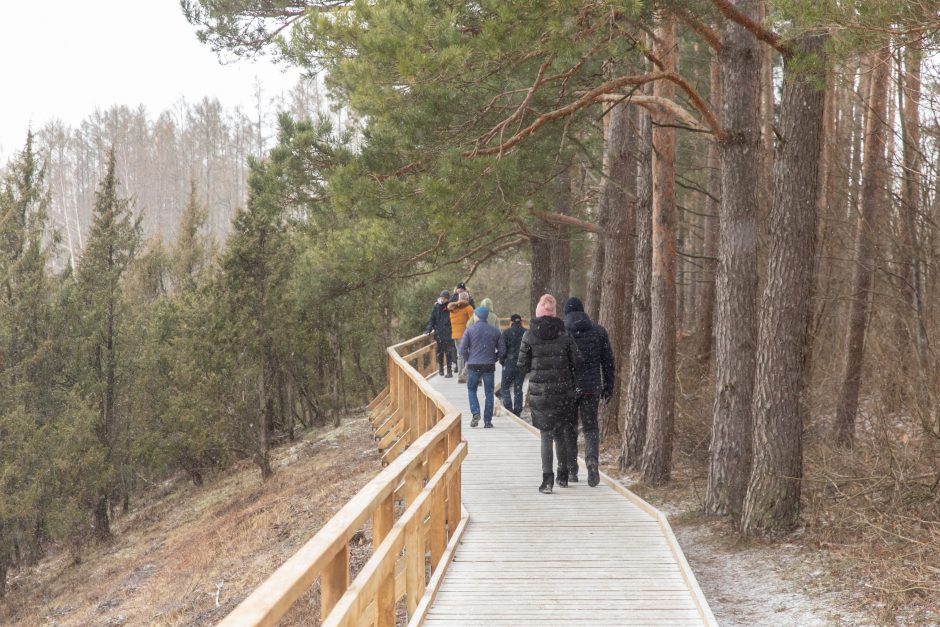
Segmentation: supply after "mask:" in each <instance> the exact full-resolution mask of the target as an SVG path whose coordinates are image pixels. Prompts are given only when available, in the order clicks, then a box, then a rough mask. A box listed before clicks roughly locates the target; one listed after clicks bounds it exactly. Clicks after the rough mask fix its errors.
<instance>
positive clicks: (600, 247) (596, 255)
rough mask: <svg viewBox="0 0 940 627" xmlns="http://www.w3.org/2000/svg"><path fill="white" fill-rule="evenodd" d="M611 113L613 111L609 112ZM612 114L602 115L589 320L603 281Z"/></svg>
mask: <svg viewBox="0 0 940 627" xmlns="http://www.w3.org/2000/svg"><path fill="white" fill-rule="evenodd" d="M611 113H613V112H611ZM611 117H612V115H606V116H604V161H603V166H602V167H601V171H602V173H603V176H604V178H603V180H602V181H601V188H600V194H599V197H598V200H597V226H598V227H600V231H599V232H598V233H596V234H595V235H594V248H593V249H592V251H591V278H590V281H589V283H588V291H587V294H585V296H586V300H585V303H584V309H585V310H586V311H587V313H588V315H589V316H591V320H597V319H598V316H599V314H600V309H601V286H602V284H603V282H604V234H605V232H606V230H607V222H608V219H609V215H610V203H609V201H608V189H609V188H610V187H611V185H610V153H611V145H610V119H611Z"/></svg>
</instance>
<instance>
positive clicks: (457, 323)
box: [447, 292, 473, 383]
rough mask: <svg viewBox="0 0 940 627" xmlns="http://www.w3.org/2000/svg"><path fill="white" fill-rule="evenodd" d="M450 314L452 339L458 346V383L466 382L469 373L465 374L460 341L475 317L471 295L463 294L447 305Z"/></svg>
mask: <svg viewBox="0 0 940 627" xmlns="http://www.w3.org/2000/svg"><path fill="white" fill-rule="evenodd" d="M447 309H448V311H449V312H450V329H451V337H452V338H453V340H454V344H456V345H457V381H458V382H461V383H463V382H465V381H466V378H467V373H466V372H464V360H463V358H462V357H460V340H462V339H463V334H464V331H466V330H467V324H468V323H469V322H470V319H471V318H472V317H473V307H472V306H471V305H470V294H468V293H467V292H461V293H460V296H458V297H457V300H456V301H455V302H451V303H447Z"/></svg>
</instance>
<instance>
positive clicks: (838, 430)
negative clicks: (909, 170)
mask: <svg viewBox="0 0 940 627" xmlns="http://www.w3.org/2000/svg"><path fill="white" fill-rule="evenodd" d="M890 58H891V56H890V52H889V50H888V49H887V48H884V49H882V50H880V51H878V52H877V53H876V54H875V55H874V63H873V67H872V80H871V92H870V95H869V98H868V101H869V102H868V116H867V121H866V123H865V155H864V158H863V160H862V189H861V198H860V207H859V215H858V220H857V222H856V230H855V264H854V269H853V273H852V300H851V301H850V305H849V322H848V329H847V331H846V335H845V362H844V367H843V370H842V377H841V381H842V391H841V394H840V400H839V405H838V407H837V408H836V418H835V423H834V424H833V435H834V438H835V441H836V443H837V444H839V445H841V446H851V445H852V444H853V442H854V439H855V418H856V416H857V414H858V394H859V386H860V385H861V381H862V361H863V358H864V352H865V332H866V330H867V326H868V311H869V298H870V296H871V294H870V291H871V284H872V275H873V267H872V264H873V257H874V252H875V242H874V237H873V231H872V227H873V226H874V219H875V216H876V214H877V212H878V210H879V209H880V208H883V207H884V204H885V192H886V190H885V184H886V181H887V163H886V162H885V135H886V133H887V127H886V126H885V123H884V120H885V114H886V109H887V96H888V74H889V68H890V63H889V61H890Z"/></svg>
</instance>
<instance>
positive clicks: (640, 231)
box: [620, 111, 653, 470]
mask: <svg viewBox="0 0 940 627" xmlns="http://www.w3.org/2000/svg"><path fill="white" fill-rule="evenodd" d="M637 135H638V141H637V205H636V260H635V261H634V264H633V268H634V277H633V307H632V308H631V309H632V323H631V325H630V333H631V336H632V337H631V340H630V361H629V363H630V370H629V375H628V377H627V384H626V389H625V391H624V393H623V395H622V398H621V401H622V402H621V414H623V416H624V431H623V447H622V450H621V455H620V467H621V469H623V470H627V469H628V468H639V466H640V461H641V459H642V455H643V447H644V445H645V444H646V416H647V413H646V412H647V403H648V392H649V384H650V335H651V332H652V329H651V326H652V320H651V319H650V283H651V281H652V272H653V265H652V264H653V242H652V238H653V127H652V121H651V120H650V115H649V113H648V112H646V111H641V112H640V122H639V129H638V132H637Z"/></svg>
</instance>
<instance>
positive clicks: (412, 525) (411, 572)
mask: <svg viewBox="0 0 940 627" xmlns="http://www.w3.org/2000/svg"><path fill="white" fill-rule="evenodd" d="M423 519H424V516H423V515H418V516H415V517H414V518H413V519H411V521H410V522H409V523H408V526H407V527H406V528H405V595H406V597H407V608H408V618H411V617H412V616H413V615H414V612H415V609H417V607H418V602H419V601H420V600H421V596H422V595H423V594H424V586H425V581H424V525H423V524H422V521H423Z"/></svg>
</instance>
